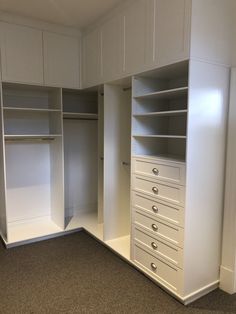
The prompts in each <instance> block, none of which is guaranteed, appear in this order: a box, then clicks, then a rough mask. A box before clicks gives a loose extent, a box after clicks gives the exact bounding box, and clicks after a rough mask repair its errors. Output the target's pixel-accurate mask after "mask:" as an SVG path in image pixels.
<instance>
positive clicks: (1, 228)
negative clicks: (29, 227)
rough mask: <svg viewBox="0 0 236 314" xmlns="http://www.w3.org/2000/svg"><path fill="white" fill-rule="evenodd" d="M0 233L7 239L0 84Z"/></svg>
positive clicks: (0, 92)
mask: <svg viewBox="0 0 236 314" xmlns="http://www.w3.org/2000/svg"><path fill="white" fill-rule="evenodd" d="M0 101H1V103H0V163H1V165H2V166H1V171H0V187H1V188H0V202H1V203H0V204H1V206H0V233H1V235H2V236H3V237H4V238H5V240H7V211H6V165H5V142H4V125H3V110H2V105H3V101H2V85H1V86H0Z"/></svg>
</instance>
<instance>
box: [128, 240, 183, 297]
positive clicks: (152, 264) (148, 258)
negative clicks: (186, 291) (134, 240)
mask: <svg viewBox="0 0 236 314" xmlns="http://www.w3.org/2000/svg"><path fill="white" fill-rule="evenodd" d="M134 262H135V263H137V265H138V266H141V268H143V269H144V270H145V271H147V273H148V274H150V275H151V276H152V277H153V278H155V279H156V280H158V281H160V282H162V283H163V284H165V285H167V286H169V287H170V288H171V289H172V290H175V291H178V290H179V286H180V282H181V277H182V270H181V269H179V268H178V267H175V266H171V265H170V264H169V263H168V262H164V261H163V260H162V259H159V258H157V257H155V256H153V255H152V254H150V253H148V252H147V251H145V250H143V249H142V248H141V247H140V246H138V245H137V244H135V245H134Z"/></svg>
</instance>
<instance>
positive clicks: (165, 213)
mask: <svg viewBox="0 0 236 314" xmlns="http://www.w3.org/2000/svg"><path fill="white" fill-rule="evenodd" d="M132 206H133V207H135V208H137V209H139V210H141V211H143V212H144V213H145V212H146V213H148V214H151V215H153V217H156V218H160V219H164V220H166V221H169V222H170V223H172V224H176V225H178V226H182V227H183V226H184V208H183V207H179V206H173V205H170V204H168V203H165V202H159V201H157V200H156V199H155V198H152V197H150V196H148V197H147V196H146V195H144V194H139V193H136V192H132Z"/></svg>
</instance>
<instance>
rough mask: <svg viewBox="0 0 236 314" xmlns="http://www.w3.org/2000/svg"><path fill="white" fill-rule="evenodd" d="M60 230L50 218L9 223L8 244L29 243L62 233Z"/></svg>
mask: <svg viewBox="0 0 236 314" xmlns="http://www.w3.org/2000/svg"><path fill="white" fill-rule="evenodd" d="M62 231H63V230H62V229H60V228H59V227H58V226H57V225H56V224H55V223H54V222H53V221H52V220H51V219H50V217H42V218H37V219H32V220H26V221H24V222H22V221H19V222H14V223H8V241H7V244H11V243H16V242H21V241H27V240H31V239H35V238H39V237H45V236H50V235H52V234H55V233H60V232H62Z"/></svg>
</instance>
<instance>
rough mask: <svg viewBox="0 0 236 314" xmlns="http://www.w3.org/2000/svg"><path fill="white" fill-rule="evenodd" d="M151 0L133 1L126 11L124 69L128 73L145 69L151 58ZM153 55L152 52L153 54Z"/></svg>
mask: <svg viewBox="0 0 236 314" xmlns="http://www.w3.org/2000/svg"><path fill="white" fill-rule="evenodd" d="M151 2H152V1H150V0H137V1H134V2H132V3H131V4H130V5H129V6H128V7H127V8H126V9H125V11H124V47H125V48H124V70H125V73H126V74H132V73H137V72H138V71H142V70H144V69H145V66H147V65H148V62H149V60H148V59H150V58H148V56H150V51H151V50H152V49H153V47H152V44H151V40H152V38H151V36H149V34H152V23H153V18H152V14H151V10H150V8H151ZM151 56H152V54H151Z"/></svg>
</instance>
